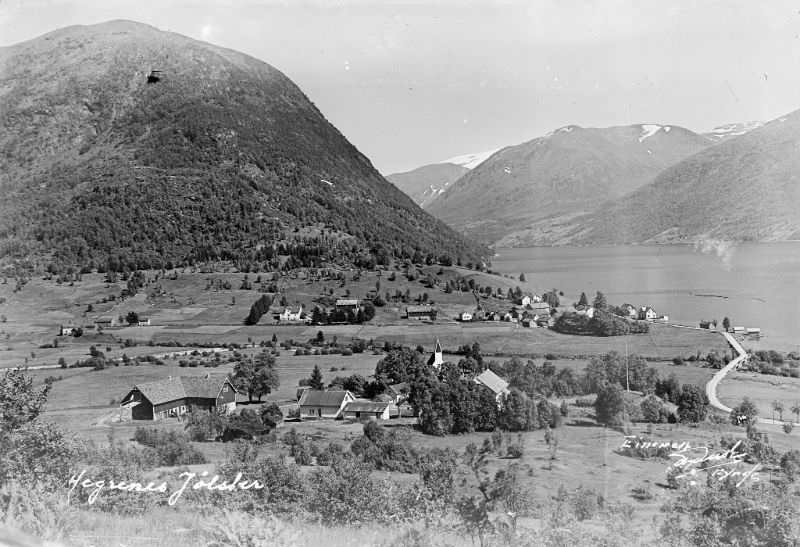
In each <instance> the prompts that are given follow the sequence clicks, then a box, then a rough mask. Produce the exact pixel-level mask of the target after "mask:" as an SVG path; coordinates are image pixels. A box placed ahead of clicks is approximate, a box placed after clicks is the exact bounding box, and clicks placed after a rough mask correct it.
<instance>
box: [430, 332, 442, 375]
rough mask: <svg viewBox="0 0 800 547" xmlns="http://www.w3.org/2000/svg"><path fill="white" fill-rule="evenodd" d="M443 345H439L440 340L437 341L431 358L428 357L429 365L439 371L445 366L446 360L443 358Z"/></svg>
mask: <svg viewBox="0 0 800 547" xmlns="http://www.w3.org/2000/svg"><path fill="white" fill-rule="evenodd" d="M442 355H443V352H442V345H441V344H440V343H439V339H438V338H437V339H436V347H435V348H434V350H433V353H431V356H430V357H428V365H430V366H432V367H433V368H436V369H438V368H439V367H441V366H442V364H444V359H443V358H442Z"/></svg>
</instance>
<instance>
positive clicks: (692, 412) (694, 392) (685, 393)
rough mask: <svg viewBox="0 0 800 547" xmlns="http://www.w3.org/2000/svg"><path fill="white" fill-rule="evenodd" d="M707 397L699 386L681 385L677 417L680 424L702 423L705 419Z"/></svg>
mask: <svg viewBox="0 0 800 547" xmlns="http://www.w3.org/2000/svg"><path fill="white" fill-rule="evenodd" d="M706 405H708V396H707V395H706V394H705V392H704V391H703V390H702V388H700V387H699V386H696V385H694V384H683V386H681V393H680V395H679V396H678V416H679V417H680V421H681V423H687V422H691V423H697V422H702V421H703V420H704V419H705V417H706V411H707V409H706Z"/></svg>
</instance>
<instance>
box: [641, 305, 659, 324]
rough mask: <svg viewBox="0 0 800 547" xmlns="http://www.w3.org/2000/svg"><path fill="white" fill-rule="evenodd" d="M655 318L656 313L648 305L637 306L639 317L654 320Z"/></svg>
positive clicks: (656, 316)
mask: <svg viewBox="0 0 800 547" xmlns="http://www.w3.org/2000/svg"><path fill="white" fill-rule="evenodd" d="M657 318H658V314H657V313H656V312H655V310H654V309H653V308H651V307H650V306H642V307H641V308H639V319H644V320H647V321H655V320H656V319H657Z"/></svg>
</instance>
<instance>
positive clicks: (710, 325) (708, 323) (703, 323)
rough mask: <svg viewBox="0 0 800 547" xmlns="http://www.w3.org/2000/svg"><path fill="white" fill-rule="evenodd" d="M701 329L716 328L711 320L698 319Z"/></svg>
mask: <svg viewBox="0 0 800 547" xmlns="http://www.w3.org/2000/svg"><path fill="white" fill-rule="evenodd" d="M700 328H701V329H715V328H717V327H716V326H715V325H714V323H712V322H711V321H700Z"/></svg>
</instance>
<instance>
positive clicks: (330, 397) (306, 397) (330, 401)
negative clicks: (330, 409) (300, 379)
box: [298, 389, 355, 407]
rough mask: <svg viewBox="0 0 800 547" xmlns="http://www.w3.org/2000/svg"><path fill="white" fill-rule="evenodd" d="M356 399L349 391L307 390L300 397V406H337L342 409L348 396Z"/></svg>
mask: <svg viewBox="0 0 800 547" xmlns="http://www.w3.org/2000/svg"><path fill="white" fill-rule="evenodd" d="M348 395H349V396H350V398H351V399H355V397H353V394H352V393H350V392H349V391H344V390H341V391H338V390H337V391H322V390H319V389H307V390H306V391H305V392H304V393H303V395H301V396H300V401H298V403H299V404H300V406H335V407H340V406H342V403H344V400H345V398H346V397H347V396H348Z"/></svg>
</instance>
